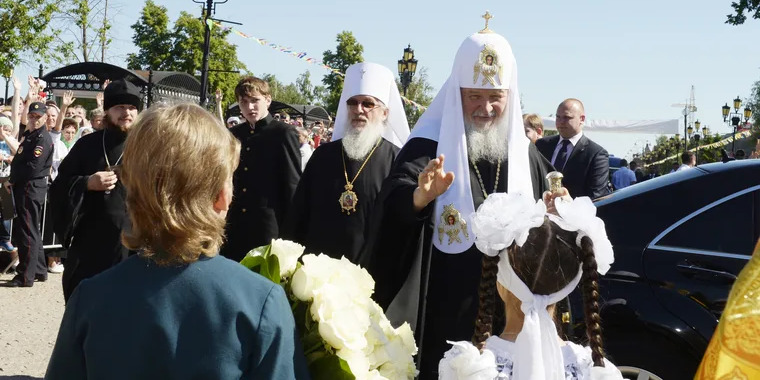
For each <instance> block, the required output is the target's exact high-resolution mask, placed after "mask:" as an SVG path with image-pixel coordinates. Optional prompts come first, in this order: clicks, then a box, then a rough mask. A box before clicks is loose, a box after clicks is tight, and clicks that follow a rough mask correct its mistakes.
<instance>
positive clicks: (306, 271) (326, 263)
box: [290, 254, 337, 302]
mask: <svg viewBox="0 0 760 380" xmlns="http://www.w3.org/2000/svg"><path fill="white" fill-rule="evenodd" d="M302 260H303V265H302V266H301V267H300V268H299V269H298V270H296V272H295V273H294V274H293V279H292V280H291V283H290V286H291V290H292V291H293V295H295V296H296V298H298V299H299V300H301V301H306V302H308V301H311V300H312V298H314V291H315V290H316V289H319V288H320V287H322V286H323V285H324V284H326V283H327V282H328V281H329V280H330V277H331V276H332V273H331V272H333V271H334V270H335V261H337V260H334V259H332V258H330V257H329V256H326V255H321V254H320V255H319V256H316V255H305V256H303V258H302Z"/></svg>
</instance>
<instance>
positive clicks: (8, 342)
mask: <svg viewBox="0 0 760 380" xmlns="http://www.w3.org/2000/svg"><path fill="white" fill-rule="evenodd" d="M0 269H2V268H0ZM11 278H12V276H11V275H8V274H4V275H0V284H2V283H5V282H6V281H9V280H10V279H11ZM63 310H64V305H63V290H62V289H61V275H60V274H50V275H49V277H48V281H46V282H36V283H35V284H34V286H33V287H31V288H0V379H3V380H4V379H19V380H21V379H40V378H42V377H43V376H44V375H45V369H46V368H47V363H48V361H49V360H50V354H51V353H52V352H53V345H54V344H55V339H56V336H57V335H58V327H59V325H60V324H61V318H63Z"/></svg>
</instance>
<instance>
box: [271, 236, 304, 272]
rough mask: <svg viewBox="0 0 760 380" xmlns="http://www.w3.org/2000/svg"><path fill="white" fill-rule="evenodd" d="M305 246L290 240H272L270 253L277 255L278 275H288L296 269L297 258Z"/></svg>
mask: <svg viewBox="0 0 760 380" xmlns="http://www.w3.org/2000/svg"><path fill="white" fill-rule="evenodd" d="M304 249H305V247H304V246H302V245H300V244H298V243H295V242H292V241H290V240H282V239H276V240H272V251H271V253H272V254H273V255H275V256H277V259H278V260H279V262H280V276H281V277H290V276H291V275H293V272H294V271H295V270H296V265H298V258H299V257H301V255H303V251H304Z"/></svg>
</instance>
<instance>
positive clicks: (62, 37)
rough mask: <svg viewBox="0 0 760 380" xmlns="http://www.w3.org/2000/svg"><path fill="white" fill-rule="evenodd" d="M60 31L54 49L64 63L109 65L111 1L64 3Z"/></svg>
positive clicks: (96, 0)
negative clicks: (107, 60)
mask: <svg viewBox="0 0 760 380" xmlns="http://www.w3.org/2000/svg"><path fill="white" fill-rule="evenodd" d="M57 24H58V25H60V29H61V30H64V31H66V32H67V33H58V34H56V42H55V43H54V44H53V46H52V49H54V50H55V51H57V52H58V53H59V55H60V57H61V59H60V60H61V62H62V63H68V62H70V61H78V62H93V61H101V62H103V61H105V57H106V50H107V49H108V45H109V44H110V43H111V37H110V33H109V31H110V30H111V20H109V18H108V0H67V1H64V2H61V9H60V14H59V17H58V23H57Z"/></svg>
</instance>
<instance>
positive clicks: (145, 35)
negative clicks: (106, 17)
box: [127, 0, 172, 70]
mask: <svg viewBox="0 0 760 380" xmlns="http://www.w3.org/2000/svg"><path fill="white" fill-rule="evenodd" d="M132 30H134V35H133V36H132V42H133V43H134V44H135V46H136V47H137V48H138V49H139V50H138V52H137V53H130V54H129V55H128V56H127V67H128V68H130V69H142V68H145V67H149V68H153V69H155V70H164V69H165V68H167V67H170V66H171V58H172V33H171V31H169V15H168V13H167V9H166V7H164V6H159V5H156V3H154V2H153V0H148V1H147V2H145V6H144V7H143V10H142V12H141V13H140V19H139V20H138V21H136V22H135V23H134V24H133V25H132Z"/></svg>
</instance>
